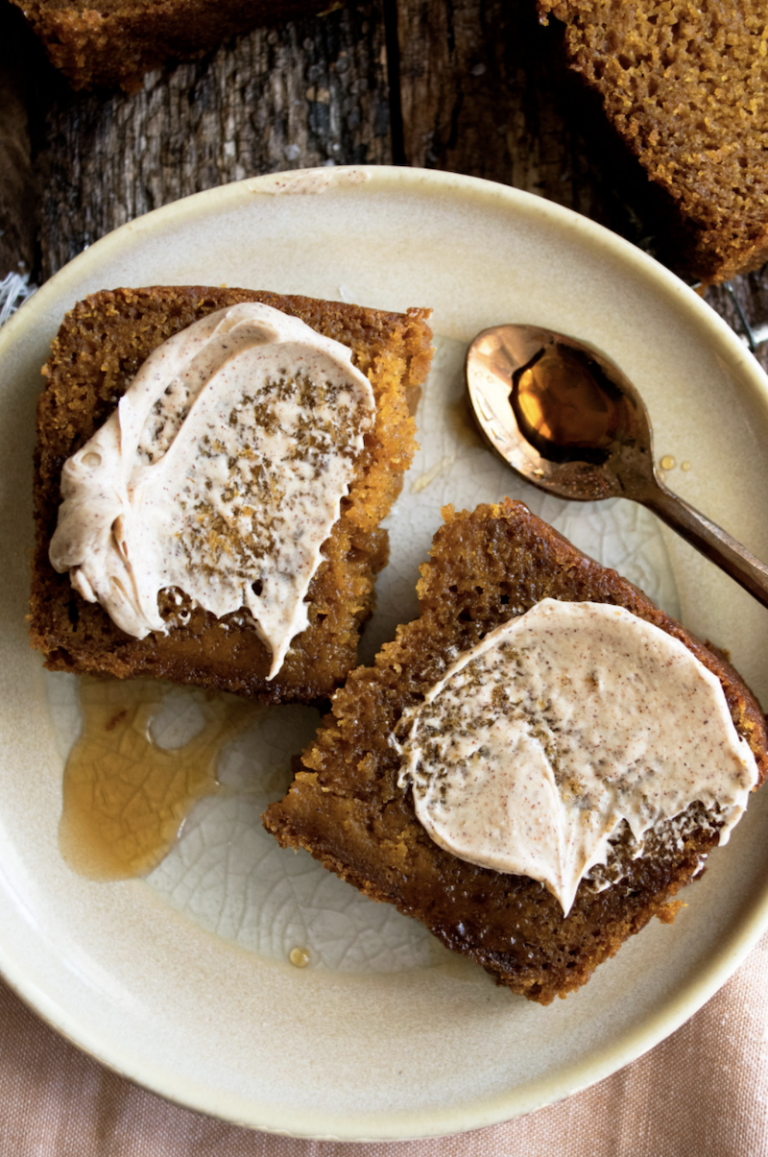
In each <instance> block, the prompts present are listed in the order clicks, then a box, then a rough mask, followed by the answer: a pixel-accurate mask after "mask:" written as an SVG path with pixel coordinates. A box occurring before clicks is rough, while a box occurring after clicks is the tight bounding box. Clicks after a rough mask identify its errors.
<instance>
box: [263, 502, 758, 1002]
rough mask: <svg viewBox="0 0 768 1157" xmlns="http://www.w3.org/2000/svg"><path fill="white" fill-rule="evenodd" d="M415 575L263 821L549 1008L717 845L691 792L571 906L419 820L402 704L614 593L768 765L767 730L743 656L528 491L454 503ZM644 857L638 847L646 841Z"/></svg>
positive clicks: (620, 849)
mask: <svg viewBox="0 0 768 1157" xmlns="http://www.w3.org/2000/svg"><path fill="white" fill-rule="evenodd" d="M444 514H445V517H446V523H445V525H444V526H443V527H442V528H441V529H440V530H439V531H438V533H437V534H436V535H435V539H434V543H433V547H432V551H431V557H430V560H429V562H428V563H426V564H425V565H424V566H423V567H422V577H421V580H420V582H419V585H418V593H419V598H420V607H421V613H420V616H419V618H418V619H416V620H415V621H414V622H412V623H409V624H408V625H406V626H403V627H400V628H399V629H398V632H397V638H396V639H395V641H394V642H392V643H389V644H387V645H386V646H385V647H384V648H383V649H382V651H381V653H380V654H379V655H378V656H377V658H376V661H375V666H373V667H369V668H358V669H357V670H356V671H353V672H352V673H351V675H350V676H349V678H348V679H347V682H346V684H345V685H344V687H343V688H341V689H340V690H339V691H338V692H337V693H336V695H335V696H334V699H333V703H332V714H331V715H329V716H328V718H327V719H326V721H325V723H324V726H323V727H322V729H321V730H320V731H319V732H318V735H317V739H316V741H315V742H314V743H313V744H312V745H311V747H310V748H309V749H308V750H307V751H306V752H305V753H304V755H303V758H302V762H303V768H302V770H301V771H299V773H298V774H297V775H296V778H295V781H294V783H293V785H292V787H291V789H290V791H289V792H288V794H287V795H286V796H285V798H284V799H283V800H281V801H279V802H277V803H274V804H272V805H271V806H270V807H269V808H268V810H267V811H266V813H265V815H264V817H263V819H264V825H265V827H266V828H267V829H268V830H269V831H271V832H272V833H273V834H274V835H275V836H276V837H277V839H278V841H279V842H280V843H281V844H282V845H283V846H284V847H293V848H299V847H301V848H306V849H307V850H308V851H309V852H311V853H312V855H313V856H314V857H315V858H316V859H318V860H320V861H321V862H322V863H323V864H324V865H325V866H326V867H327V868H329V869H330V870H331V871H333V872H335V873H336V874H337V875H339V876H341V877H342V878H343V879H345V880H348V881H349V882H350V883H352V884H354V885H355V886H356V887H357V888H359V889H360V890H361V891H362V892H364V893H365V894H366V895H368V896H371V897H373V898H374V899H375V900H382V901H387V902H389V903H392V904H395V905H396V906H397V907H398V908H399V910H400V911H401V912H404V913H405V914H407V915H410V916H414V917H415V918H416V919H418V920H420V921H422V923H424V924H425V925H426V927H427V928H428V929H429V930H430V932H432V933H433V934H434V935H435V936H437V937H438V938H439V939H440V940H441V941H442V942H443V944H445V945H446V946H447V947H448V948H450V949H453V950H454V951H456V952H459V953H462V954H463V955H465V956H468V957H470V958H472V959H473V960H475V961H477V962H478V963H479V964H481V965H482V966H483V967H484V968H485V969H487V971H488V972H490V973H491V974H492V975H493V976H494V977H495V978H496V980H497V982H498V983H499V984H502V985H505V986H506V987H508V988H509V989H510V990H511V991H513V992H516V993H521V994H523V995H524V996H526V997H528V998H529V999H531V1000H536V1001H539V1002H540V1003H542V1004H547V1003H549V1002H550V1001H551V1000H552V999H553V998H554V997H555V996H564V995H566V994H567V993H569V992H571V991H573V990H574V989H576V988H578V987H579V986H580V985H582V984H584V983H585V982H586V981H587V980H588V979H589V977H590V976H591V975H592V972H593V971H594V969H595V967H596V966H597V965H598V964H600V963H601V962H602V961H604V960H606V959H607V958H608V957H610V956H612V955H613V954H614V953H615V952H616V951H617V949H618V948H619V947H620V946H621V944H622V943H623V942H624V941H625V940H626V939H627V938H628V937H629V936H631V935H633V934H634V933H635V932H638V931H640V929H641V928H643V927H644V925H646V924H647V923H648V921H649V920H650V919H651V917H652V916H658V917H659V918H660V919H661V920H664V921H669V920H671V919H672V918H673V916H674V912H675V910H676V905H674V904H673V905H671V906H670V904H669V901H670V900H671V898H672V897H673V896H674V895H675V894H676V893H677V892H678V891H679V889H680V888H681V887H682V886H683V885H684V884H686V883H688V881H689V880H690V879H691V878H692V877H693V876H694V875H696V874H697V873H698V872H699V871H700V870H701V868H702V865H703V861H704V859H705V857H706V856H707V854H708V853H709V851H710V850H711V849H712V847H713V846H714V845H715V844H716V843H717V842H718V832H717V830H716V829H717V823H715V824H714V826H713V824H712V816H711V815H708V814H707V813H706V809H704V808H703V807H702V806H701V805H700V804H698V803H694V804H693V805H692V806H690V807H689V808H687V810H686V811H685V813H684V814H683V815H682V816H678V817H677V818H676V819H675V820H674V821H673V822H671V823H665V824H660V825H657V826H656V827H654V828H652V829H651V831H650V832H649V833H648V834H647V836H646V838H645V842H644V845H643V850H642V854H641V855H640V856H638V858H633V849H632V846H631V840H629V841H624V842H622V840H621V839H619V840H617V841H616V842H615V843H614V844H613V846H612V851H611V855H610V858H609V859H608V862H607V865H606V866H605V867H602V866H601V867H599V868H596V869H595V870H594V871H593V872H592V874H591V875H589V874H588V875H587V876H586V877H585V878H584V879H583V880H582V882H581V884H580V885H579V887H578V891H577V893H576V897H575V900H574V902H573V905H572V907H571V909H570V912H569V913H568V915H567V916H564V915H563V907H562V906H561V904H560V903H559V901H558V900H557V899H556V898H555V896H554V895H553V894H552V892H550V891H549V890H548V889H547V888H546V887H545V886H544V884H543V883H539V882H537V881H536V880H534V879H531V878H528V877H526V876H522V875H513V874H509V873H508V872H504V871H495V870H492V869H490V868H487V867H480V866H476V865H475V864H473V863H470V862H468V861H467V860H465V859H461V858H459V857H458V856H457V855H454V854H452V853H451V852H450V851H448V850H446V849H445V848H444V847H442V846H439V845H438V844H437V843H436V842H434V841H433V839H432V838H430V836H429V835H428V834H427V831H426V829H425V828H424V827H423V826H422V824H421V823H420V822H419V820H418V818H417V815H416V811H415V805H414V795H413V789H412V787H411V786H410V785H408V784H407V783H406V785H405V786H404V787H401V786H399V781H400V778H401V771H402V759H401V755H400V754H399V751H398V747H397V746H396V745H394V744H393V743H392V742H391V737H392V736H393V734H395V733H396V731H397V728H398V724H399V723H400V721H401V719H402V718H403V715H404V713H406V712H408V711H409V709H413V708H414V707H415V706H416V705H418V704H420V703H422V702H423V701H424V698H425V695H426V693H427V692H428V691H429V689H430V688H431V687H433V686H434V685H435V684H436V683H438V682H439V681H440V680H441V679H442V678H443V677H444V676H445V674H446V671H447V669H448V668H449V666H450V665H451V664H452V663H454V661H455V660H456V657H457V655H459V654H461V653H463V652H466V651H468V650H469V649H470V648H473V647H475V645H476V644H478V643H479V642H480V640H482V639H483V638H484V637H485V636H487V635H488V633H489V632H490V631H492V630H493V629H494V628H497V627H499V625H500V624H502V623H505V622H507V621H508V620H510V619H512V618H515V617H516V616H520V615H522V614H524V613H525V612H527V611H528V610H529V609H530V608H532V607H533V606H534V605H536V604H538V603H540V602H541V601H542V600H544V599H554V600H561V601H564V602H568V603H608V604H613V605H615V606H617V607H621V608H624V610H626V611H629V612H631V614H632V615H634V616H637V617H638V618H639V619H642V620H645V621H646V622H647V623H650V624H653V625H654V626H655V627H657V628H660V629H661V631H663V632H666V633H667V634H668V635H670V636H672V638H673V639H675V640H679V642H680V643H682V644H684V646H685V647H687V648H688V649H689V650H690V651H691V652H692V653H693V654H694V655H695V656H696V658H698V659H699V660H700V662H701V663H702V664H703V665H704V667H706V668H707V669H708V670H709V671H710V672H712V673H713V674H714V675H715V676H716V677H717V679H718V680H719V681H720V684H721V686H722V690H723V691H724V693H725V699H726V701H727V704H728V708H729V709H730V712H731V716H732V719H733V722H734V724H735V727H736V731H737V732H738V736H740V737H742V738H743V739H745V740H746V741H747V743H748V745H749V748H750V749H751V751H752V753H753V754H754V757H755V761H756V763H757V779H758V780H759V781H762V779H763V778H764V777H765V774H766V770H767V769H768V751H767V737H766V728H765V721H764V718H763V715H762V713H761V711H760V708H759V706H758V704H757V703H756V701H755V699H754V697H753V696H752V694H751V693H750V692H749V690H748V689H747V688H746V687H745V685H744V683H743V682H742V680H741V679H740V678H739V676H738V675H737V673H736V672H735V671H734V670H733V668H732V667H731V666H730V665H729V664H728V663H727V662H726V661H725V660H724V659H723V658H722V657H721V656H720V655H719V654H718V653H717V652H715V651H713V650H712V649H710V648H709V647H707V646H704V645H703V644H702V643H700V642H698V641H697V640H696V639H694V638H693V636H691V635H690V634H689V633H688V632H687V631H686V630H685V629H684V628H683V627H681V626H680V624H678V623H676V622H675V621H674V620H672V619H671V618H669V617H668V616H667V615H666V614H664V613H663V612H662V611H660V610H659V609H658V608H657V607H655V606H654V604H653V603H652V602H651V601H650V600H649V599H648V598H647V597H646V596H645V595H644V594H643V593H642V592H641V591H640V590H638V589H637V588H636V587H634V586H633V585H632V584H631V583H629V582H627V581H626V580H625V579H623V578H621V577H620V576H619V575H618V574H617V573H616V572H615V571H613V570H608V569H607V568H605V567H603V566H600V565H599V564H598V563H596V562H594V561H593V560H591V559H589V558H587V557H586V556H585V555H583V554H581V553H580V552H579V551H578V550H576V549H575V548H574V547H573V546H571V545H570V544H569V543H568V542H567V541H566V540H565V539H563V538H562V537H561V536H560V535H559V534H558V533H557V532H556V531H554V530H553V529H552V528H551V527H549V526H547V525H546V524H545V523H543V522H542V521H541V520H540V519H538V518H536V517H534V516H533V515H532V514H531V513H530V512H529V511H528V509H527V508H526V507H525V506H523V505H522V504H521V503H517V502H512V501H510V500H506V501H505V502H504V503H502V504H501V505H499V506H481V507H479V508H478V509H477V510H476V511H474V512H473V513H468V512H464V513H460V514H459V513H454V511H453V510H452V509H451V508H447V510H446V511H445V512H444ZM634 851H635V853H636V851H637V849H636V848H635V849H634Z"/></svg>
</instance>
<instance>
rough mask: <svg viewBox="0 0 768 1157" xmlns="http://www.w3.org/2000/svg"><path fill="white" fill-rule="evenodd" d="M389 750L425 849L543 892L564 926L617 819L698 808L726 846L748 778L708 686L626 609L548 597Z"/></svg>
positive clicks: (491, 639) (468, 663)
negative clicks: (528, 882) (397, 759)
mask: <svg viewBox="0 0 768 1157" xmlns="http://www.w3.org/2000/svg"><path fill="white" fill-rule="evenodd" d="M394 743H395V746H396V747H397V748H398V750H399V751H400V753H401V755H402V758H403V763H402V768H401V772H400V786H401V787H405V786H406V785H407V784H408V783H409V782H410V784H411V785H412V787H413V797H414V806H415V809H416V815H417V817H418V819H419V821H420V822H421V824H422V825H423V826H424V828H425V829H426V830H427V832H428V833H429V835H430V836H431V838H432V839H433V840H434V841H435V843H437V844H439V845H440V846H441V847H443V848H445V849H447V850H448V851H449V852H452V853H453V854H454V855H456V856H458V857H459V858H460V859H463V860H468V861H469V862H470V863H473V864H477V865H480V866H481V867H486V868H492V869H494V870H495V871H498V872H509V873H514V874H515V875H521V876H528V877H530V878H532V879H534V880H539V881H541V882H542V883H543V884H545V885H546V887H547V888H548V889H549V890H550V891H551V892H552V893H553V894H554V895H555V896H556V897H557V898H558V900H559V901H560V904H561V905H562V908H563V912H564V914H565V915H567V914H568V912H569V911H570V908H571V906H572V904H573V901H574V898H575V896H576V891H577V889H578V886H579V883H580V881H581V880H582V879H583V877H584V876H585V875H586V874H587V873H588V872H589V870H590V868H592V867H593V866H594V865H597V864H604V863H606V860H607V856H608V854H609V851H610V843H609V841H610V837H611V835H612V834H614V833H616V832H617V829H618V828H619V826H620V825H621V824H622V821H626V823H627V825H628V826H629V829H630V830H631V833H632V836H633V837H634V838H635V840H637V841H638V847H637V849H636V853H635V854H636V855H640V854H642V838H643V835H644V833H645V832H647V831H649V829H651V828H652V827H654V825H656V824H657V823H659V822H663V821H664V820H668V819H672V818H674V817H675V816H678V815H680V814H681V813H682V812H684V811H685V810H686V808H688V807H689V806H690V805H691V804H692V803H694V802H697V801H698V802H700V803H701V804H702V805H703V806H704V807H705V808H706V809H707V810H712V811H714V812H716V818H717V825H718V827H719V842H720V843H721V844H723V843H725V842H726V841H727V839H728V836H729V833H730V830H731V828H733V827H734V825H735V824H736V823H737V822H738V820H739V818H740V817H741V815H742V813H743V811H744V808H745V807H746V804H747V797H748V795H749V792H750V791H751V790H752V788H753V787H754V786H755V784H756V783H757V781H758V769H757V764H756V762H755V759H754V756H753V754H752V752H751V750H750V748H749V745H748V744H747V742H746V741H745V740H743V739H742V738H740V736H739V735H738V733H737V731H736V728H735V726H734V724H733V720H732V719H731V714H730V711H729V709H728V704H727V702H726V699H725V695H724V693H723V689H722V686H721V684H720V681H719V679H717V678H716V676H715V675H713V674H712V672H710V671H708V670H707V669H706V667H704V666H703V664H702V663H700V662H699V660H698V659H697V658H696V657H695V656H694V655H693V654H692V653H691V652H690V651H689V650H688V648H687V647H686V646H685V645H684V644H683V643H681V642H679V641H678V640H676V639H673V638H672V637H671V636H670V635H668V634H666V632H665V631H662V630H661V629H660V628H658V627H655V626H653V625H652V624H650V623H647V622H645V621H644V620H642V619H639V618H637V617H636V616H635V615H632V614H630V613H629V612H628V611H625V610H624V609H623V608H620V607H616V606H611V605H608V604H598V603H565V602H559V601H557V600H554V599H544V600H543V601H542V602H540V603H538V604H537V605H536V606H534V607H533V608H532V609H531V610H530V611H528V613H527V614H525V615H522V616H521V617H520V618H517V619H512V620H511V621H510V622H508V623H505V624H503V625H502V626H501V627H498V628H496V630H494V631H492V632H490V633H489V634H488V635H487V636H486V637H485V638H484V639H483V640H482V642H480V643H479V644H478V645H477V646H476V647H474V648H473V649H472V650H470V651H467V652H465V653H464V654H462V655H460V656H459V658H458V659H457V660H456V662H455V663H453V664H452V666H451V667H449V669H448V671H447V672H446V674H445V676H444V677H443V678H442V679H441V680H440V682H439V683H437V684H436V685H435V686H434V687H432V688H431V690H430V691H429V692H428V693H427V695H426V697H425V700H424V702H423V703H422V704H420V705H419V706H417V707H414V708H410V709H408V710H407V711H406V712H404V715H403V719H402V721H401V723H400V724H399V725H398V730H397V737H396V739H395V740H394Z"/></svg>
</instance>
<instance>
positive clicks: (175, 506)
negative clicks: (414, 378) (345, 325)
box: [50, 303, 375, 678]
mask: <svg viewBox="0 0 768 1157" xmlns="http://www.w3.org/2000/svg"><path fill="white" fill-rule="evenodd" d="M374 411H375V402H374V398H373V392H372V390H371V386H370V384H369V382H368V380H367V378H365V376H364V375H363V374H362V373H360V371H359V370H357V369H356V368H355V367H354V366H353V365H352V362H351V353H350V351H349V350H348V349H347V347H346V346H343V345H341V344H340V343H338V342H335V341H332V340H330V339H329V338H326V337H323V336H322V335H321V334H318V333H316V332H315V331H314V330H313V329H310V328H309V326H307V325H305V324H304V322H302V321H299V320H298V319H297V318H294V317H290V316H288V315H287V314H284V313H281V312H280V311H278V310H276V309H272V308H271V307H269V306H266V305H262V304H259V303H245V304H240V305H235V306H232V307H231V308H228V309H223V310H219V311H218V312H216V313H212V314H210V315H209V316H208V317H205V318H203V319H202V320H201V321H198V322H196V323H195V324H194V325H191V326H190V327H189V328H188V329H185V330H183V331H182V332H180V333H178V334H176V335H175V336H174V337H172V338H170V339H169V340H168V341H167V342H165V343H164V344H163V345H162V346H160V347H159V348H158V349H157V350H155V351H154V353H152V354H151V355H150V357H149V358H148V359H147V361H146V362H145V363H144V365H143V366H142V367H141V369H140V370H139V373H138V374H137V375H136V377H135V379H134V380H133V382H132V383H131V385H130V387H129V389H128V390H127V392H126V393H125V395H124V396H123V397H122V398H121V399H120V402H119V404H118V406H117V409H116V411H115V412H114V413H113V414H112V416H111V417H110V418H109V419H108V421H107V422H106V423H105V424H104V425H103V426H102V427H101V429H100V430H98V432H97V433H96V434H95V435H94V436H93V437H92V438H91V439H90V440H89V441H88V442H87V443H86V444H85V445H84V446H83V447H82V449H80V450H79V451H78V452H77V454H75V455H73V456H72V457H71V458H70V459H68V461H67V462H66V463H65V465H64V469H63V471H62V481H61V491H62V497H63V499H64V501H63V503H62V506H61V508H60V511H59V521H58V526H57V529H56V532H55V534H54V536H53V539H52V541H51V546H50V560H51V563H52V564H53V566H54V567H55V568H56V570H58V571H62V572H63V571H67V570H68V571H69V572H70V579H71V582H72V586H73V587H74V588H75V589H76V590H77V591H79V592H80V594H81V595H82V596H83V597H84V598H86V599H88V600H89V601H91V602H94V601H98V602H99V603H100V604H101V605H102V606H103V607H104V608H105V610H106V611H107V612H108V614H109V615H110V617H111V618H112V619H113V621H114V622H115V623H116V624H117V626H118V627H120V628H121V629H122V630H123V631H125V632H126V633H127V634H129V635H133V636H134V637H136V638H140V639H141V638H144V637H145V636H146V635H147V634H149V633H150V632H152V631H158V632H162V633H165V632H166V631H167V629H168V628H167V625H166V623H165V622H164V620H163V618H162V617H161V615H160V613H159V610H158V593H159V592H160V591H161V590H164V589H168V588H176V589H177V590H180V591H183V592H184V593H185V594H186V595H187V596H188V597H189V598H190V599H191V600H193V602H195V603H197V604H198V605H200V606H201V607H203V608H204V609H205V610H206V611H209V612H211V613H212V614H214V615H216V616H218V617H221V616H223V615H226V614H229V613H230V612H232V611H237V610H239V609H240V608H241V607H245V608H246V609H247V610H248V611H249V612H250V614H251V615H252V616H253V619H254V623H255V627H256V630H257V631H258V633H259V636H260V637H261V639H262V640H263V642H264V643H265V645H266V646H268V647H269V649H270V650H271V653H272V665H271V670H270V675H269V677H270V678H274V676H275V675H276V674H277V673H278V671H279V670H280V667H281V666H282V664H283V661H284V658H285V655H286V652H287V650H288V648H289V646H290V643H291V640H292V639H293V638H294V637H295V636H296V635H297V634H299V633H300V632H301V631H302V630H304V628H305V627H306V626H307V625H308V616H307V608H306V603H305V596H306V594H307V590H308V588H309V585H310V582H311V580H312V577H313V575H314V574H315V572H316V570H317V568H318V566H319V565H320V562H321V547H322V545H323V543H324V541H325V540H326V539H327V537H328V535H329V533H330V531H331V528H332V526H333V524H334V522H335V521H336V520H337V518H338V517H339V510H340V503H341V499H342V497H343V496H344V495H345V494H346V493H347V492H348V490H349V487H350V483H351V481H352V477H353V473H354V470H355V462H356V459H357V457H358V455H359V454H360V452H361V450H362V449H363V438H364V435H365V433H366V431H368V430H370V429H371V427H372V425H373V418H374Z"/></svg>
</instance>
